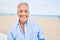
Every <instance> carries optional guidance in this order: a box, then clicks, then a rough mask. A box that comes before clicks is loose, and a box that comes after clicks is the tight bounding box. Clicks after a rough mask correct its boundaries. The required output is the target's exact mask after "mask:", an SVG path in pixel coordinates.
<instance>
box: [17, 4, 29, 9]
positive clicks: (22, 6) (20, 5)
mask: <svg viewBox="0 0 60 40" xmlns="http://www.w3.org/2000/svg"><path fill="white" fill-rule="evenodd" d="M21 8H27V9H29V7H28V4H27V3H20V4H19V5H18V9H21Z"/></svg>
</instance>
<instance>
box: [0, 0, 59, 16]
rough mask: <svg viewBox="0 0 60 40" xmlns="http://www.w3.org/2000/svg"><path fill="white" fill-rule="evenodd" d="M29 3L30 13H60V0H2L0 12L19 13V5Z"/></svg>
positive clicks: (0, 1)
mask: <svg viewBox="0 0 60 40" xmlns="http://www.w3.org/2000/svg"><path fill="white" fill-rule="evenodd" d="M21 2H26V3H28V4H29V11H30V15H60V0H0V14H17V13H16V12H17V5H18V4H19V3H21Z"/></svg>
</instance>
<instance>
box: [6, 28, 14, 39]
mask: <svg viewBox="0 0 60 40" xmlns="http://www.w3.org/2000/svg"><path fill="white" fill-rule="evenodd" d="M12 31H13V30H12V28H10V30H9V32H8V37H7V40H14V37H13V33H12Z"/></svg>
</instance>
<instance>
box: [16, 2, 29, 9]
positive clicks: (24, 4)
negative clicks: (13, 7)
mask: <svg viewBox="0 0 60 40" xmlns="http://www.w3.org/2000/svg"><path fill="white" fill-rule="evenodd" d="M23 4H24V5H26V6H27V7H28V8H29V6H28V4H27V3H24V2H23V3H20V4H19V5H18V6H17V7H18V8H19V6H21V5H23Z"/></svg>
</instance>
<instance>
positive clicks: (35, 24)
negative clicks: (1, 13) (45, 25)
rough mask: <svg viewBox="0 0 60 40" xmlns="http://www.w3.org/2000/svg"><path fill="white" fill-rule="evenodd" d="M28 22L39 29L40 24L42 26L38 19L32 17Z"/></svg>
mask: <svg viewBox="0 0 60 40" xmlns="http://www.w3.org/2000/svg"><path fill="white" fill-rule="evenodd" d="M28 24H29V25H32V27H33V28H36V29H39V28H40V26H41V25H40V24H39V23H38V22H37V21H35V20H32V19H29V20H28Z"/></svg>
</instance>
